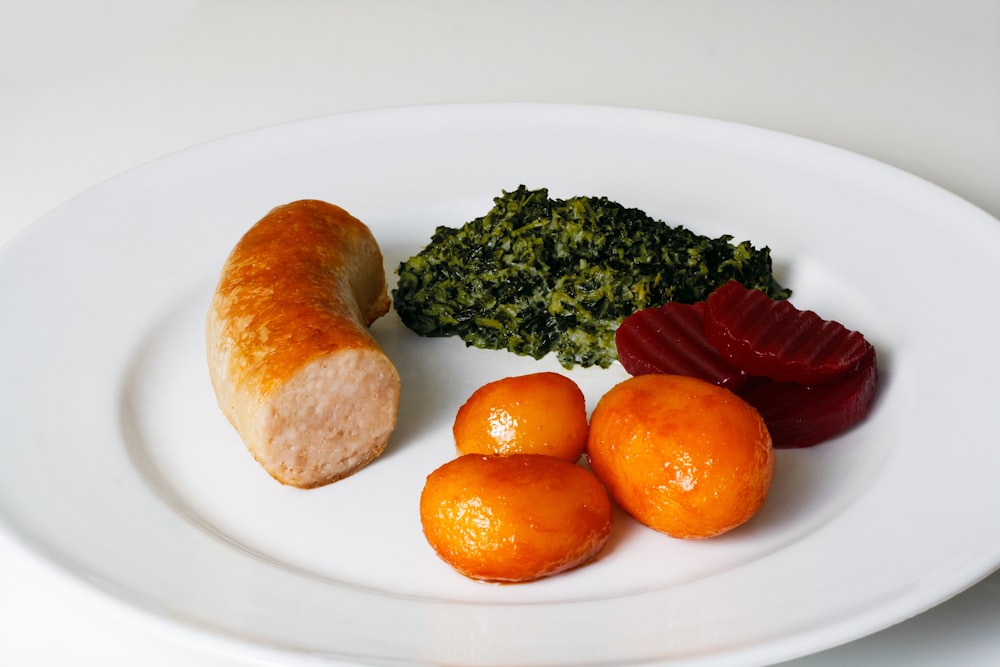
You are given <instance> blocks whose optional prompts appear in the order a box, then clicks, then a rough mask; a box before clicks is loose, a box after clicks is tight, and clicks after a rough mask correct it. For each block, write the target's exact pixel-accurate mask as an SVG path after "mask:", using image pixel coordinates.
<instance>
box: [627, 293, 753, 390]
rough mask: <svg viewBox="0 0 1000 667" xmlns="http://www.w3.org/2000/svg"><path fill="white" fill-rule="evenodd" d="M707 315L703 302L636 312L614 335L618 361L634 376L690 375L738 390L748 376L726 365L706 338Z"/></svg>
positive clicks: (677, 304)
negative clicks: (649, 374) (653, 374)
mask: <svg viewBox="0 0 1000 667" xmlns="http://www.w3.org/2000/svg"><path fill="white" fill-rule="evenodd" d="M704 312H705V304H704V303H703V302H698V303H694V304H686V303H677V302H669V303H667V304H665V305H663V306H660V307H656V308H645V309H643V310H639V311H636V312H635V313H633V314H631V315H629V316H628V317H626V318H625V319H624V320H623V321H622V323H621V325H620V326H619V327H618V330H617V331H616V332H615V344H616V345H617V348H618V360H619V361H621V363H622V366H624V367H625V370H626V371H628V372H629V373H630V374H632V375H644V374H647V373H666V374H673V375H690V376H692V377H696V378H700V379H702V380H706V381H708V382H713V383H715V384H718V385H720V386H723V387H726V388H728V389H735V388H736V387H738V386H740V385H741V384H743V381H744V379H745V378H746V373H744V372H743V371H742V370H740V369H737V368H734V367H733V366H732V365H730V364H729V363H727V362H726V361H725V360H724V359H723V358H722V355H720V354H719V351H718V350H716V349H715V348H714V347H712V345H711V344H710V343H709V342H708V340H707V339H706V338H705V323H704Z"/></svg>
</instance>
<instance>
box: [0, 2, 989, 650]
mask: <svg viewBox="0 0 1000 667" xmlns="http://www.w3.org/2000/svg"><path fill="white" fill-rule="evenodd" d="M478 101H537V102H567V103H586V104H604V105H616V106H629V107H642V108H649V109H660V110H668V111H674V112H682V113H689V114H696V115H703V116H708V117H713V118H721V119H726V120H732V121H737V122H742V123H747V124H751V125H756V126H761V127H767V128H771V129H776V130H781V131H784V132H788V133H792V134H796V135H801V136H805V137H809V138H812V139H817V140H819V141H823V142H826V143H830V144H835V145H837V146H841V147H843V148H847V149H850V150H853V151H856V152H859V153H862V154H865V155H868V156H871V157H874V158H877V159H879V160H882V161H885V162H888V163H890V164H892V165H895V166H898V167H901V168H903V169H905V170H907V171H910V172H912V173H914V174H916V175H918V176H921V177H923V178H925V179H927V180H929V181H932V182H934V183H936V184H938V185H941V186H943V187H944V188H947V189H948V190H951V191H952V192H954V193H956V194H958V195H960V196H962V197H964V198H966V199H968V200H970V201H971V202H972V203H974V204H976V205H978V206H980V207H982V208H984V209H985V210H987V211H988V212H990V213H991V214H992V215H994V216H1000V187H997V184H998V183H1000V2H998V1H997V0H949V1H948V2H944V1H937V2H934V1H932V0H872V1H869V0H812V1H802V2H789V1H787V0H743V1H729V2H726V1H724V0H673V1H669V0H668V1H664V2H658V3H657V2H649V1H637V0H616V1H614V2H611V1H608V2H597V1H578V2H569V1H557V0H548V1H533V2H528V1H521V0H518V1H509V2H503V3H501V2H494V3H486V2H460V1H457V0H454V1H445V0H431V1H427V2H405V1H387V0H383V1H381V2H377V1H362V0H356V1H339V2H338V1H333V0H331V1H326V2H322V1H319V0H299V1H288V2H281V1H279V0H204V1H199V0H159V2H156V3H152V2H147V3H141V2H129V1H127V0H92V1H91V2H75V1H73V0H0V244H3V243H5V242H6V241H8V240H9V239H10V238H11V237H13V236H14V235H15V234H16V233H17V232H18V231H19V230H21V229H23V228H24V227H26V226H27V225H29V224H31V223H32V222H33V221H34V220H36V219H37V218H39V217H41V216H42V215H43V214H45V213H46V212H47V211H49V210H51V209H53V208H55V207H57V206H58V205H59V204H60V203H62V202H64V201H66V200H67V199H69V198H72V197H73V196H74V195H76V194H78V193H80V192H82V191H84V190H86V189H88V188H90V187H92V186H94V185H97V184H99V183H101V182H103V181H105V180H106V179H108V178H110V177H112V176H115V175H117V174H119V173H121V172H123V171H125V170H128V169H130V168H133V167H136V166H138V165H141V164H143V163H145V162H148V161H150V160H154V159H156V158H157V157H160V156H163V155H165V154H167V153H171V152H174V151H177V150H179V149H182V148H185V147H189V146H192V145H196V144H199V143H201V142H204V141H208V140H211V139H214V138H217V137H220V136H224V135H230V134H233V133H236V132H240V131H243V130H249V129H253V128H258V127H261V126H265V125H270V124H274V123H280V122H284V121H289V120H295V119H300V118H305V117H312V116H318V115H323V114H329V113H335V112H341V111H354V110H364V109H374V108H379V107H390V106H400V105H411V104H425V103H438V102H478ZM12 288H13V287H12V286H10V285H0V289H12ZM0 323H2V315H0ZM0 326H3V325H2V324H0ZM0 412H2V407H0ZM0 418H2V417H0ZM2 446H3V443H0V454H2ZM0 465H3V457H2V455H0ZM997 628H1000V575H998V574H994V575H993V576H992V577H990V578H988V579H986V580H985V581H983V582H981V583H979V584H978V585H976V586H974V587H973V588H971V589H970V590H968V591H966V592H963V593H961V594H959V595H958V596H957V597H955V598H953V599H952V600H950V601H948V602H945V603H944V604H942V605H940V606H938V607H936V608H935V609H932V610H930V611H928V612H926V613H923V614H921V615H919V616H917V617H916V618H914V619H912V620H909V621H907V622H904V623H902V624H900V625H898V626H896V627H893V628H890V629H887V630H884V631H882V632H880V633H878V634H875V635H872V636H870V637H867V638H864V639H861V640H858V641H856V642H854V643H851V644H848V645H845V646H842V647H838V648H835V649H831V650H828V651H826V652H823V653H819V654H816V655H813V656H808V657H805V658H802V659H800V660H797V661H795V662H794V664H795V665H798V666H799V667H806V666H814V667H815V666H819V665H840V664H892V665H938V664H961V665H994V664H1000V637H998V634H997V632H996V629H997ZM0 664H4V665H16V666H21V665H53V666H54V665H60V666H62V665H101V666H105V667H111V666H113V665H122V666H125V665H128V666H130V667H131V666H133V665H144V666H147V667H156V666H158V665H162V666H164V667H166V666H168V665H170V666H173V665H188V666H192V667H193V666H195V665H203V666H204V667H223V666H233V665H244V664H252V663H247V662H244V661H241V659H238V658H237V657H236V656H220V655H213V654H209V653H207V652H206V651H205V650H204V649H203V648H202V647H196V646H182V645H179V644H177V643H175V641H174V639H173V638H171V637H170V636H164V635H159V634H154V633H152V631H151V630H149V629H148V628H146V627H139V626H136V625H133V624H132V623H130V622H129V620H128V619H127V618H125V617H124V616H123V615H121V614H119V613H117V612H116V611H115V610H114V609H113V608H110V607H108V606H106V605H102V604H100V603H99V602H98V601H96V600H94V599H92V598H91V597H89V596H87V595H83V594H81V592H80V589H78V588H77V587H74V586H67V585H66V582H64V581H61V580H60V579H59V578H58V577H55V578H53V577H51V576H50V574H49V573H48V572H47V571H43V570H42V569H41V568H39V567H37V566H36V565H35V564H34V563H33V562H32V560H31V559H30V557H27V558H26V557H25V554H24V553H21V552H18V551H16V550H6V551H4V550H2V549H0Z"/></svg>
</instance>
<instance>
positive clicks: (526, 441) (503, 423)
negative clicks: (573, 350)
mask: <svg viewBox="0 0 1000 667" xmlns="http://www.w3.org/2000/svg"><path fill="white" fill-rule="evenodd" d="M452 430H453V433H454V436H455V446H456V447H457V448H458V451H459V452H460V453H462V454H501V455H508V454H547V455H549V456H554V457H556V458H560V459H565V460H567V461H571V462H575V461H577V460H578V459H579V458H580V455H581V454H583V448H584V447H585V446H586V444H587V405H586V399H585V398H584V396H583V392H582V391H581V390H580V387H579V386H578V385H577V384H576V383H575V382H574V381H573V380H571V379H570V378H568V377H566V376H565V375H560V374H559V373H551V372H541V373H530V374H528V375H519V376H514V377H507V378H502V379H500V380H495V381H493V382H490V383H487V384H485V385H483V386H482V387H480V388H479V389H477V390H476V391H475V392H473V394H472V395H471V396H470V397H469V399H468V400H467V401H466V402H465V403H464V404H463V405H462V407H460V408H459V410H458V414H457V415H456V416H455V424H454V427H453V429H452Z"/></svg>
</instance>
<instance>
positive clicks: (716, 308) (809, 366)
mask: <svg viewBox="0 0 1000 667" xmlns="http://www.w3.org/2000/svg"><path fill="white" fill-rule="evenodd" d="M705 337H706V338H707V339H708V341H709V342H710V343H711V344H712V346H714V347H715V348H716V349H717V350H719V353H720V354H721V355H722V356H723V357H725V358H726V359H728V360H729V361H730V363H731V364H733V365H734V366H736V367H738V368H740V369H742V370H744V371H746V372H747V373H749V374H750V375H761V376H764V377H769V378H771V379H772V380H776V381H778V382H796V383H798V384H818V383H821V382H825V381H827V380H832V379H833V378H835V377H838V376H840V375H843V374H844V373H846V372H847V371H849V370H851V369H852V368H854V367H855V366H857V365H858V362H859V361H861V357H863V356H864V355H865V354H866V353H867V352H868V350H869V349H870V348H871V345H870V344H869V343H868V341H867V340H865V337H864V336H863V335H861V333H859V332H857V331H851V330H849V329H848V328H847V327H845V326H843V325H842V324H840V323H839V322H835V321H833V320H824V319H823V318H821V317H820V316H819V315H817V314H816V313H814V312H813V311H811V310H799V309H798V308H796V307H795V306H793V305H792V304H791V303H790V302H788V301H776V300H774V299H771V298H769V297H768V296H767V295H766V294H764V293H763V292H761V291H760V290H756V289H748V288H747V287H744V286H743V285H741V284H740V283H738V282H736V281H735V280H731V281H729V282H727V283H726V284H724V285H722V286H721V287H719V288H718V289H716V290H715V291H714V292H712V293H711V294H709V295H708V298H707V299H706V300H705Z"/></svg>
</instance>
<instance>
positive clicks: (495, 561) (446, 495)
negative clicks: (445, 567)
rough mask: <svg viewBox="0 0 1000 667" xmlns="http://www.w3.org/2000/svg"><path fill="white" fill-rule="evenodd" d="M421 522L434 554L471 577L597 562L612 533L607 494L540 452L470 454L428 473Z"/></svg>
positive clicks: (542, 572)
mask: <svg viewBox="0 0 1000 667" xmlns="http://www.w3.org/2000/svg"><path fill="white" fill-rule="evenodd" d="M420 520H421V524H422V527H423V531H424V535H425V537H426V538H427V541H428V543H429V544H430V545H431V547H432V548H433V549H434V551H435V553H437V555H438V556H439V557H440V558H441V559H442V560H443V561H445V562H446V563H448V564H449V565H451V566H452V567H453V568H454V569H455V570H457V571H458V572H460V573H462V574H463V575H465V576H467V577H470V578H472V579H477V580H481V581H492V582H525V581H532V580H535V579H539V578H542V577H546V576H550V575H553V574H556V573H559V572H563V571H565V570H568V569H570V568H573V567H576V566H579V565H582V564H584V563H586V562H588V561H590V560H592V559H593V558H594V557H595V556H596V555H597V554H598V552H600V550H601V548H602V547H603V546H604V544H605V542H607V539H608V537H609V536H610V534H611V526H612V506H611V500H610V499H609V498H608V495H607V492H606V491H605V490H604V487H603V486H601V483H600V482H598V481H597V478H596V477H594V475H592V474H591V473H590V472H588V471H587V470H586V469H585V468H584V467H582V466H580V465H577V464H575V463H570V462H568V461H565V460H562V459H557V458H554V457H551V456H545V455H542V454H512V455H510V456H499V455H481V454H466V455H464V456H459V457H458V458H455V459H452V460H451V461H449V462H447V463H445V464H444V465H442V466H441V467H439V468H438V469H436V470H435V471H433V472H432V473H431V474H430V475H428V477H427V481H426V483H425V485H424V488H423V491H422V493H421V495H420Z"/></svg>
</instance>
